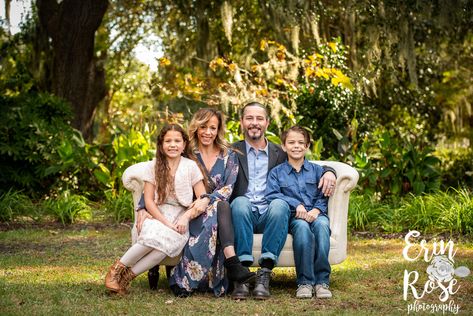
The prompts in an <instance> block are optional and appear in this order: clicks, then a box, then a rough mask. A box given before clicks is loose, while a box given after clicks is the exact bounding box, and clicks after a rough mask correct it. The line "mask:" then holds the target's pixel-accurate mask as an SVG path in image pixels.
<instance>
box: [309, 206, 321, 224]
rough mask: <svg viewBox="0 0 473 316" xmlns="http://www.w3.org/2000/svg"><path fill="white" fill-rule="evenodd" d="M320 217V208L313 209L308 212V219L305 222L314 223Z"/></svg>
mask: <svg viewBox="0 0 473 316" xmlns="http://www.w3.org/2000/svg"><path fill="white" fill-rule="evenodd" d="M319 215H320V211H319V209H318V208H313V209H312V210H310V211H309V212H307V217H306V218H305V220H306V221H307V222H308V223H312V222H313V221H315V220H316V219H317V217H319Z"/></svg>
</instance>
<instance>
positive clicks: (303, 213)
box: [295, 204, 307, 219]
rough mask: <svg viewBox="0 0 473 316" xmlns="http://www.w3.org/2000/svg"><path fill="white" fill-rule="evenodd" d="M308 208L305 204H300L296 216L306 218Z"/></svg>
mask: <svg viewBox="0 0 473 316" xmlns="http://www.w3.org/2000/svg"><path fill="white" fill-rule="evenodd" d="M306 216H307V210H306V209H305V207H304V205H302V204H300V205H298V206H297V207H296V216H295V218H300V219H306Z"/></svg>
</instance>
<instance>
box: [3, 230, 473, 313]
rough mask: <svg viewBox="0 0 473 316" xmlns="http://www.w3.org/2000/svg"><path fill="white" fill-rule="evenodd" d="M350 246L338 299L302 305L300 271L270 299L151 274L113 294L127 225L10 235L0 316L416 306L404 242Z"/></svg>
mask: <svg viewBox="0 0 473 316" xmlns="http://www.w3.org/2000/svg"><path fill="white" fill-rule="evenodd" d="M349 240H350V241H349V250H348V258H347V260H346V261H345V262H343V263H342V264H339V265H336V266H333V272H332V276H331V282H332V283H331V289H332V292H333V294H334V297H333V299H331V300H320V299H312V300H298V299H296V298H295V296H294V295H295V290H296V283H295V270H294V269H293V268H278V269H275V273H274V277H273V281H272V283H271V284H272V287H271V291H272V298H271V299H269V300H267V301H254V300H248V301H234V300H232V299H231V298H229V297H225V298H214V297H213V296H212V295H210V294H197V295H194V296H192V297H190V298H187V299H177V298H175V297H174V296H173V295H172V294H171V293H170V291H169V289H168V287H167V284H166V280H165V277H163V276H161V280H160V284H159V288H160V289H159V290H158V291H157V292H156V291H150V290H149V289H148V284H147V278H146V275H141V276H139V277H138V278H137V279H136V280H134V282H133V283H132V286H131V289H130V294H129V295H127V296H125V297H118V296H116V295H110V294H108V293H107V291H106V290H105V287H104V285H103V279H104V276H105V273H106V271H107V268H108V267H109V266H110V264H111V263H112V262H113V261H114V259H115V258H117V257H119V256H120V255H121V254H123V252H124V251H125V250H126V249H127V248H128V246H129V243H130V234H129V229H128V228H126V227H124V226H115V227H105V228H99V229H96V228H93V227H89V228H84V229H78V228H77V227H72V228H69V229H57V228H43V229H17V230H11V231H3V232H0V315H63V314H92V315H99V314H100V315H109V314H128V315H202V314H203V315H206V314H207V315H211V314H223V315H292V314H294V315H302V314H315V313H323V314H333V315H338V314H357V315H360V314H364V315H365V314H372V315H383V314H384V315H391V314H407V305H408V303H413V301H414V300H413V298H412V296H411V295H410V296H409V298H408V301H404V300H403V298H402V293H403V286H402V284H403V283H402V282H403V274H404V269H408V270H409V271H412V270H416V271H418V272H419V273H420V274H421V279H420V280H421V281H419V282H418V284H419V285H418V286H417V288H419V289H420V287H421V285H420V284H424V283H425V279H426V277H425V275H426V273H425V270H426V268H427V266H428V263H426V262H423V261H416V262H414V263H412V262H407V261H406V260H404V259H403V257H402V249H403V247H404V240H403V239H401V238H398V239H360V238H356V237H350V238H349ZM456 247H457V249H458V251H457V254H456V255H455V267H458V266H462V265H463V266H467V267H469V268H470V270H473V244H472V243H471V242H460V243H456ZM162 269H163V268H162ZM162 275H164V272H163V273H162ZM457 280H458V284H457V285H460V288H459V290H458V292H457V293H455V294H454V295H452V296H451V299H452V300H454V301H455V304H459V306H460V311H459V312H460V314H464V315H467V314H469V315H471V314H472V313H473V276H472V275H470V276H468V277H467V278H463V279H462V278H457ZM439 294H440V292H438V291H437V292H433V293H431V294H428V295H426V296H425V297H424V298H423V299H422V300H420V302H421V303H422V302H426V303H435V304H438V303H440V301H439V299H438V296H439ZM447 303H448V301H447ZM439 314H441V313H439Z"/></svg>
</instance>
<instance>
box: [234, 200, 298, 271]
mask: <svg viewBox="0 0 473 316" xmlns="http://www.w3.org/2000/svg"><path fill="white" fill-rule="evenodd" d="M231 208H232V220H233V227H234V230H235V250H236V253H237V256H238V257H239V259H240V261H241V262H244V261H246V262H253V260H254V258H253V254H252V253H253V251H252V250H253V233H259V234H261V233H263V241H262V245H261V258H260V260H259V262H258V263H259V264H261V261H262V259H271V260H273V261H274V264H275V265H276V264H277V262H278V257H279V254H280V253H281V250H282V248H283V247H284V243H285V242H286V238H287V231H288V222H289V216H290V211H289V205H288V204H287V203H286V202H284V201H282V200H274V201H272V202H271V203H270V204H269V207H268V210H267V211H266V212H264V213H263V214H259V212H258V211H253V210H252V205H251V202H250V200H249V199H248V198H247V197H244V196H239V197H237V198H236V199H234V200H233V202H232V203H231Z"/></svg>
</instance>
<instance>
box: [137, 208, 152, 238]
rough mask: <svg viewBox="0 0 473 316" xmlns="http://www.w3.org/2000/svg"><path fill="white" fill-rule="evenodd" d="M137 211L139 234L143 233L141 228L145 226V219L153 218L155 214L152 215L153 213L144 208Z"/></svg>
mask: <svg viewBox="0 0 473 316" xmlns="http://www.w3.org/2000/svg"><path fill="white" fill-rule="evenodd" d="M136 213H137V217H136V232H137V233H138V235H139V234H140V233H141V229H142V228H143V223H144V222H145V220H146V219H148V218H153V216H151V214H149V213H148V212H147V211H146V210H145V209H144V208H142V209H141V210H138V211H137V212H136Z"/></svg>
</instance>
